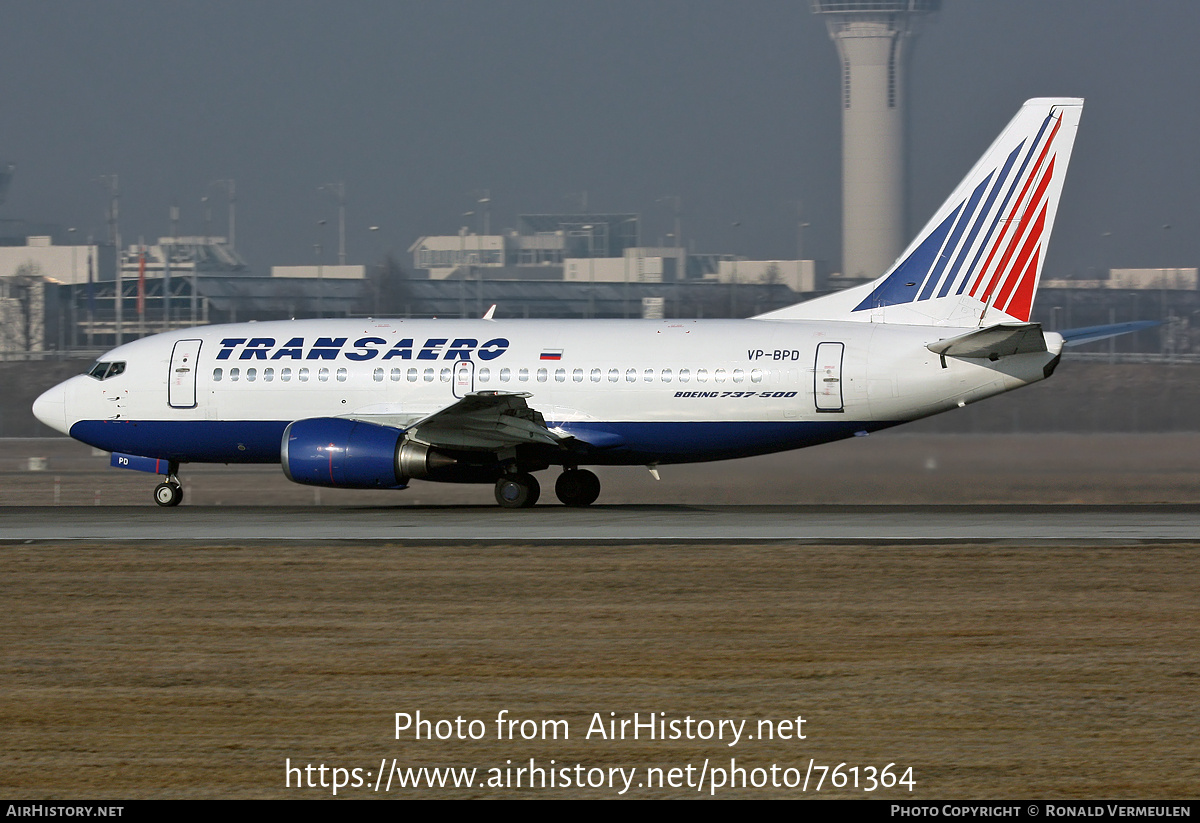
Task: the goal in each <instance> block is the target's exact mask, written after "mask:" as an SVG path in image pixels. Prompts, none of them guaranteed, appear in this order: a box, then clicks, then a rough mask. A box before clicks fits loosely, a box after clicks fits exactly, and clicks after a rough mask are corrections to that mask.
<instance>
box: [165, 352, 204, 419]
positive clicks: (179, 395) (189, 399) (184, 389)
mask: <svg viewBox="0 0 1200 823" xmlns="http://www.w3.org/2000/svg"><path fill="white" fill-rule="evenodd" d="M200 343H201V341H199V340H179V341H177V342H176V343H175V347H174V348H172V349H171V374H170V376H169V378H168V381H167V404H168V405H169V406H170V407H171V408H173V409H194V408H196V365H197V361H198V360H199V358H200Z"/></svg>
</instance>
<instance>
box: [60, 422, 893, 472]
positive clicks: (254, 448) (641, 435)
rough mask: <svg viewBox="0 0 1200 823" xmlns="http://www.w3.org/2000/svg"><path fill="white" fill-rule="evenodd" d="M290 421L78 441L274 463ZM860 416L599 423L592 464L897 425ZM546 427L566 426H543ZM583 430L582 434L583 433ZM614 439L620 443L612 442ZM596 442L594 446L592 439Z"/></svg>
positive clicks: (152, 453)
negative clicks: (603, 440)
mask: <svg viewBox="0 0 1200 823" xmlns="http://www.w3.org/2000/svg"><path fill="white" fill-rule="evenodd" d="M290 422H291V421H290V420H266V421H257V420H256V421H248V420H223V421H217V420H190V421H166V420H81V421H79V422H78V423H76V424H75V425H73V426H72V427H71V436H72V437H74V438H75V439H76V440H79V441H81V442H84V443H87V444H88V445H90V446H95V447H96V448H98V449H104V450H105V451H109V452H120V453H122V454H129V455H139V456H142V457H151V458H158V459H162V460H175V461H178V462H180V463H278V462H279V448H280V442H281V440H282V438H283V430H284V429H285V428H287V425H288V423H290ZM896 422H899V421H894V422H892V421H889V422H878V421H872V422H864V421H861V420H857V421H856V420H829V421H825V420H797V421H772V422H765V421H753V422H746V421H729V422H696V421H689V422H633V423H630V422H625V423H604V424H602V425H603V429H604V430H605V431H607V432H611V433H612V435H613V437H612V439H611V440H610V441H609V445H607V446H606V447H597V448H595V449H594V450H593V451H592V453H591V454H590V455H589V456H588V457H589V462H591V460H592V459H594V462H595V463H598V464H610V465H622V464H639V463H649V462H659V463H687V462H699V461H705V460H724V459H728V458H733V457H750V456H753V455H757V454H769V453H771V452H777V451H788V450H791V449H799V448H803V447H805V446H814V445H817V444H818V443H828V442H830V441H833V440H841V439H843V438H846V437H851V436H853V435H855V434H857V433H859V432H872V431H878V430H879V429H884V428H887V427H889V426H894V425H896ZM547 425H548V426H549V427H550V428H555V427H556V426H559V425H562V427H563V428H564V429H566V430H568V431H569V430H570V429H571V428H572V424H570V423H563V424H557V423H547ZM581 434H582V432H581ZM618 443H619V445H617V444H618ZM597 445H599V444H597Z"/></svg>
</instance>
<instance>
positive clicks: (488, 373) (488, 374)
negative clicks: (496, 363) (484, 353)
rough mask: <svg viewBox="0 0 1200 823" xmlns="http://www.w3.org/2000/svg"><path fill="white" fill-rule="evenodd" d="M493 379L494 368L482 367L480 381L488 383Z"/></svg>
mask: <svg viewBox="0 0 1200 823" xmlns="http://www.w3.org/2000/svg"><path fill="white" fill-rule="evenodd" d="M491 379H492V370H491V369H480V370H479V382H480V383H486V382H488V381H489V380H491Z"/></svg>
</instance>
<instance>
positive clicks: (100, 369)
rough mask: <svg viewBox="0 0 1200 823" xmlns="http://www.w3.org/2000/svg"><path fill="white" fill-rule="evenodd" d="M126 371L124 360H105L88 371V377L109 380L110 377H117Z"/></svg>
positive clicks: (97, 362)
mask: <svg viewBox="0 0 1200 823" xmlns="http://www.w3.org/2000/svg"><path fill="white" fill-rule="evenodd" d="M124 371H125V361H124V360H114V361H112V362H105V361H103V360H98V361H96V364H95V365H93V366H92V367H91V368H90V369H88V376H89V377H94V378H96V379H97V380H107V379H108V378H110V377H116V376H117V375H118V374H122V373H124Z"/></svg>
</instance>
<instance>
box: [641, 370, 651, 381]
mask: <svg viewBox="0 0 1200 823" xmlns="http://www.w3.org/2000/svg"><path fill="white" fill-rule="evenodd" d="M642 379H643V380H645V381H646V382H647V383H652V382H654V369H646V371H644V372H643V373H642Z"/></svg>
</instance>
